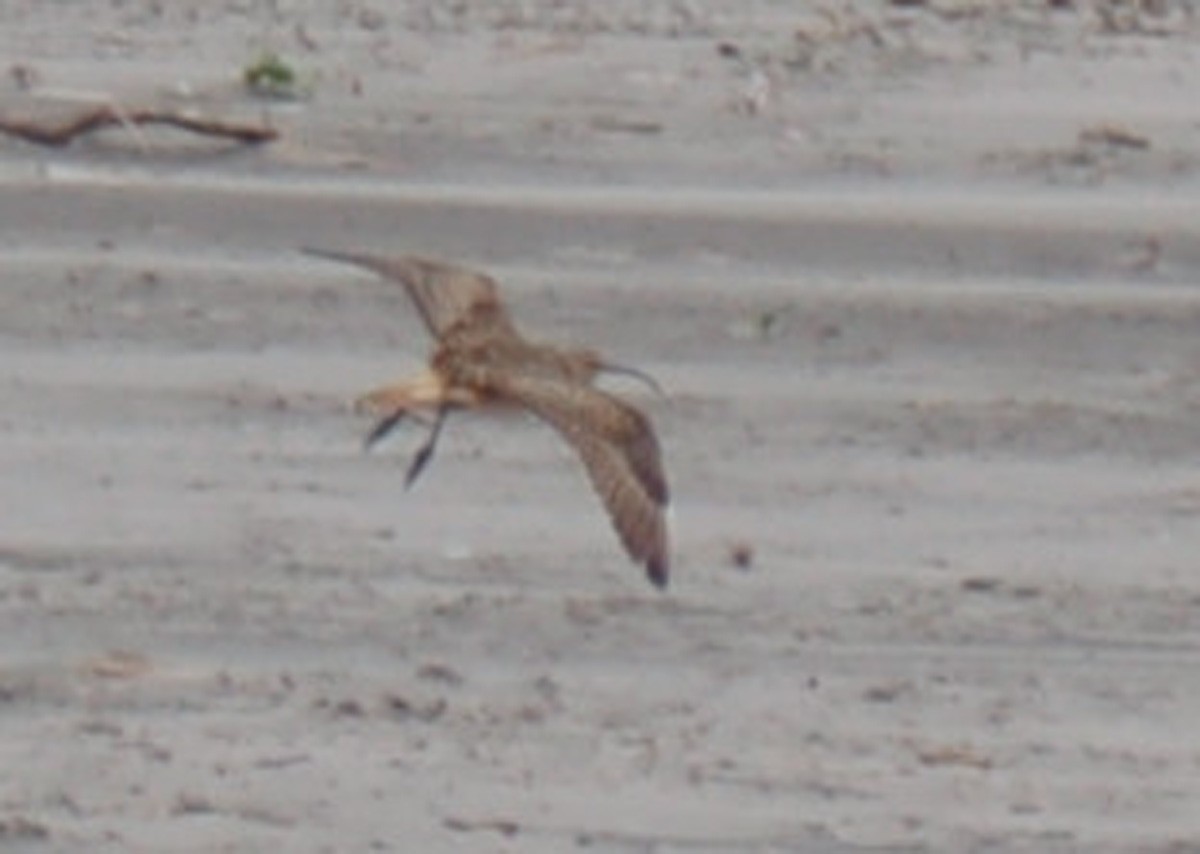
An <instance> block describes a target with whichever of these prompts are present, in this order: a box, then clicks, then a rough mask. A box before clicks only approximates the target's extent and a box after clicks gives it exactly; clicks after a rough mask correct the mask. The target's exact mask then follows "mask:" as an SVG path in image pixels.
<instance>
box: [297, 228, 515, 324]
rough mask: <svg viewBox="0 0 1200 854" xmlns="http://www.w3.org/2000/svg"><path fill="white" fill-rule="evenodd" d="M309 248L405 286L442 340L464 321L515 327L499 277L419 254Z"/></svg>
mask: <svg viewBox="0 0 1200 854" xmlns="http://www.w3.org/2000/svg"><path fill="white" fill-rule="evenodd" d="M303 251H304V252H305V253H306V254H308V255H315V256H316V257H318V258H326V259H328V260H331V261H343V262H345V263H348V264H355V265H357V266H359V267H364V268H366V269H368V270H371V271H372V272H375V273H378V274H379V275H381V276H383V277H385V278H388V279H391V280H393V281H396V282H399V283H400V284H402V285H404V289H405V290H406V291H407V292H408V295H409V297H411V298H412V301H413V303H414V304H415V305H416V306H417V310H418V311H419V312H420V313H421V318H422V319H423V320H424V321H425V326H426V327H428V329H429V332H430V333H431V334H432V335H433V336H434V337H435V338H441V337H442V336H443V335H445V334H446V332H447V331H448V330H449V329H451V328H452V327H454V326H455V325H458V324H461V323H474V324H494V325H499V326H503V327H505V328H511V323H510V321H509V319H508V314H507V312H506V311H505V309H504V306H503V305H502V304H501V303H500V295H499V292H498V289H497V287H496V282H495V280H494V279H492V278H491V277H490V276H487V275H484V274H483V273H477V272H475V271H473V270H468V269H466V268H465V267H459V266H456V265H454V264H447V263H445V262H442V261H435V260H433V259H431V258H422V257H419V256H416V255H401V256H397V257H384V256H381V255H368V254H364V253H358V252H338V251H331V250H326V249H314V248H310V247H305V248H304V250H303Z"/></svg>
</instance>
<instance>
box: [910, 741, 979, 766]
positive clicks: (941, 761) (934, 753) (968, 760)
mask: <svg viewBox="0 0 1200 854" xmlns="http://www.w3.org/2000/svg"><path fill="white" fill-rule="evenodd" d="M910 746H911V747H912V750H913V752H914V753H915V754H916V755H917V759H919V760H920V761H921V764H922V765H929V766H934V767H945V766H958V767H962V768H975V769H977V770H979V771H987V770H989V769H990V768H991V767H992V765H993V764H994V763H993V762H992V759H991V757H988V756H984V755H983V754H982V753H980V752H979V751H978V750H976V749H975V748H974V747H972V746H971V745H969V744H945V745H933V746H921V745H917V744H913V745H910Z"/></svg>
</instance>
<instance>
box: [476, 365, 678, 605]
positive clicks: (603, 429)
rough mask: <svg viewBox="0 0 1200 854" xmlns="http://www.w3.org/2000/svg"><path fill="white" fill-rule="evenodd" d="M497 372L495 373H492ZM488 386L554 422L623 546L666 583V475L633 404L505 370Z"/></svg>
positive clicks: (648, 429)
mask: <svg viewBox="0 0 1200 854" xmlns="http://www.w3.org/2000/svg"><path fill="white" fill-rule="evenodd" d="M498 373H499V372H498ZM493 385H494V386H495V387H496V388H497V390H498V391H500V392H501V393H502V394H503V395H504V396H505V397H508V398H510V399H511V400H513V401H515V402H516V403H519V404H520V405H522V406H524V407H525V408H526V409H528V410H529V411H530V412H532V413H534V414H535V415H537V416H538V417H539V418H542V419H543V420H545V421H546V422H548V423H549V424H551V425H553V426H554V427H555V428H556V429H557V430H558V432H559V433H561V434H562V435H563V437H565V438H566V440H567V441H568V442H570V444H571V446H572V447H573V448H574V449H575V451H576V452H577V453H578V454H579V456H580V457H581V458H582V460H583V464H584V466H585V467H586V468H587V472H588V477H589V478H590V479H591V482H592V486H593V487H594V488H595V490H596V492H598V493H599V495H600V498H601V500H603V502H604V506H605V508H606V509H607V510H608V515H609V518H610V519H611V520H612V523H613V527H614V528H615V529H616V531H617V535H618V536H619V537H620V538H621V542H622V544H623V545H624V546H625V551H626V552H628V553H629V556H630V557H631V558H633V560H634V561H636V562H637V563H639V564H642V565H643V566H644V567H645V568H646V574H647V576H648V577H649V579H650V581H651V582H652V583H653V584H654V585H655V586H657V587H665V586H666V584H667V576H668V574H669V572H670V558H669V555H668V543H667V523H666V515H665V513H664V508H665V507H666V505H667V502H668V500H669V495H668V490H667V481H666V478H665V477H664V475H663V470H662V459H661V454H660V451H659V446H658V439H657V438H656V437H655V435H654V429H653V427H652V426H651V425H650V421H649V419H647V418H646V416H645V415H643V414H642V413H641V412H639V411H638V410H637V409H634V408H633V407H632V406H630V405H629V404H627V403H624V402H622V401H620V400H618V399H617V398H615V397H613V396H612V395H610V394H607V393H605V392H603V391H600V390H599V389H596V388H593V387H591V386H586V385H578V384H573V383H565V382H559V381H554V380H546V379H543V378H534V377H529V376H521V375H520V374H519V373H518V374H513V373H505V374H502V375H498V376H496V377H495V378H494V381H493Z"/></svg>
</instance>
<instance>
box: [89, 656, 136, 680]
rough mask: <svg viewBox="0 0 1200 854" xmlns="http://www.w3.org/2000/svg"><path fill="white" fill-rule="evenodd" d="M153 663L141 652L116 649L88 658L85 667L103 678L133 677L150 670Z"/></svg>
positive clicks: (91, 673) (93, 674) (90, 672)
mask: <svg viewBox="0 0 1200 854" xmlns="http://www.w3.org/2000/svg"><path fill="white" fill-rule="evenodd" d="M152 667H153V663H152V662H151V661H150V658H149V657H148V656H145V655H143V654H142V653H140V652H131V651H129V650H124V649H114V650H109V651H108V652H105V653H102V654H101V655H98V656H95V657H93V658H90V659H88V660H87V661H86V662H85V663H84V665H83V669H84V670H85V671H86V672H87V673H88V674H90V675H92V676H96V677H99V678H101V679H133V678H135V677H138V676H143V675H145V674H146V673H148V672H149V671H150V669H151V668H152Z"/></svg>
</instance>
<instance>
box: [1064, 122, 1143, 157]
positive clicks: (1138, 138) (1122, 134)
mask: <svg viewBox="0 0 1200 854" xmlns="http://www.w3.org/2000/svg"><path fill="white" fill-rule="evenodd" d="M1079 144H1080V145H1081V146H1083V145H1104V146H1108V147H1110V148H1129V149H1133V150H1136V151H1144V150H1146V149H1148V148H1150V139H1149V137H1146V136H1143V135H1142V134H1140V133H1135V132H1133V131H1131V130H1129V129H1128V128H1123V127H1121V126H1120V125H1114V124H1099V125H1092V126H1091V127H1087V128H1084V129H1083V130H1081V131H1080V132H1079Z"/></svg>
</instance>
